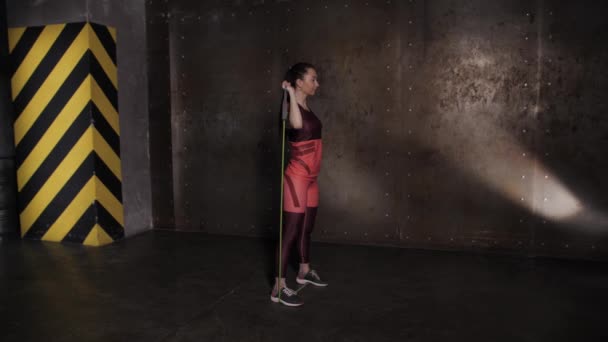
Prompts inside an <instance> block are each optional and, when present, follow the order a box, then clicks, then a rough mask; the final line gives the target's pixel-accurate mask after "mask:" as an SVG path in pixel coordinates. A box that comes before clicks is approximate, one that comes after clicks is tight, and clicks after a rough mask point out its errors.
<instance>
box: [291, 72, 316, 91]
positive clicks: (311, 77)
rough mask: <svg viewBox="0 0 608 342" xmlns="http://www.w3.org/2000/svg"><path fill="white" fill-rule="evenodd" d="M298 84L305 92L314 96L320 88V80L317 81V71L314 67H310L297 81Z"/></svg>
mask: <svg viewBox="0 0 608 342" xmlns="http://www.w3.org/2000/svg"><path fill="white" fill-rule="evenodd" d="M296 85H297V86H298V89H300V90H301V91H302V92H303V93H304V94H306V95H308V96H312V95H314V94H315V92H316V91H317V88H319V81H317V71H316V70H315V69H313V68H308V70H307V71H306V73H305V74H304V77H303V78H302V79H298V80H297V81H296Z"/></svg>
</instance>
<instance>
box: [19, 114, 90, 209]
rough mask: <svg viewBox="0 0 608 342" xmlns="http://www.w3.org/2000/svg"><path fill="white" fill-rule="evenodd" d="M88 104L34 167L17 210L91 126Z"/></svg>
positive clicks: (40, 185)
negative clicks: (34, 169) (35, 167)
mask: <svg viewBox="0 0 608 342" xmlns="http://www.w3.org/2000/svg"><path fill="white" fill-rule="evenodd" d="M88 108H89V106H86V107H85V108H84V109H83V110H82V112H81V113H80V114H79V115H78V117H77V118H76V120H75V121H74V122H73V123H72V125H71V126H70V128H69V129H68V130H67V131H66V132H65V134H64V135H63V136H62V137H61V139H60V140H59V142H58V143H57V144H56V145H55V146H54V147H53V149H52V151H51V152H50V153H49V154H48V156H46V157H45V159H44V161H43V162H42V164H40V166H39V167H38V168H37V169H36V172H34V173H33V175H32V176H31V178H30V179H29V181H28V182H27V183H25V185H24V186H23V188H22V189H21V191H20V193H19V211H20V212H22V211H23V210H24V209H25V208H26V207H27V206H28V205H29V203H30V202H31V200H32V199H33V198H34V196H36V194H37V193H38V191H39V190H40V188H42V186H43V185H44V183H45V182H46V181H47V179H48V178H49V176H51V175H52V174H53V172H54V171H55V170H56V169H57V167H58V166H59V164H61V162H62V161H63V159H64V158H65V156H66V155H67V154H68V153H69V152H70V151H71V149H72V147H73V146H74V144H76V142H78V140H79V139H80V137H82V135H83V134H84V132H85V131H86V130H87V129H88V128H89V127H90V126H91V120H90V116H89V114H88Z"/></svg>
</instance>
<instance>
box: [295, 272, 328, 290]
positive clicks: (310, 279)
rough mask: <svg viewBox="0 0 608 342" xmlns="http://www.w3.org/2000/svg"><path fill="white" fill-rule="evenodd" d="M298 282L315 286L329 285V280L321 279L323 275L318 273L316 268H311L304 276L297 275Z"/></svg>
mask: <svg viewBox="0 0 608 342" xmlns="http://www.w3.org/2000/svg"><path fill="white" fill-rule="evenodd" d="M296 282H297V283H298V284H300V285H304V284H313V285H314V286H327V285H328V284H327V282H325V281H323V280H321V277H319V275H318V274H317V272H316V271H315V270H311V271H310V272H308V273H306V275H305V276H304V278H300V277H299V276H298V277H296Z"/></svg>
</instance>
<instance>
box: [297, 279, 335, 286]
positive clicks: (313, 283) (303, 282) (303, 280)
mask: <svg viewBox="0 0 608 342" xmlns="http://www.w3.org/2000/svg"><path fill="white" fill-rule="evenodd" d="M296 283H298V284H300V285H306V284H312V285H314V286H318V287H325V286H327V285H329V284H321V283H315V282H314V281H311V280H306V279H299V278H296Z"/></svg>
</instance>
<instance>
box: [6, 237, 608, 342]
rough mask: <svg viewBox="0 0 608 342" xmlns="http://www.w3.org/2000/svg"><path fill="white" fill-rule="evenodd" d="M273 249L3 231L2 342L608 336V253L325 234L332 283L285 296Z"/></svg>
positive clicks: (207, 240)
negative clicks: (25, 236) (582, 255)
mask: <svg viewBox="0 0 608 342" xmlns="http://www.w3.org/2000/svg"><path fill="white" fill-rule="evenodd" d="M269 247H271V242H270V241H265V240H256V239H247V238H233V237H218V236H208V235H204V234H197V233H172V232H149V233H146V234H143V235H140V236H137V237H135V238H132V239H129V240H126V241H123V242H121V243H118V244H114V245H111V246H108V247H104V248H99V249H96V248H86V247H80V246H70V245H61V244H54V243H39V242H31V241H4V242H1V243H0V267H1V268H0V327H1V329H0V341H3V342H6V341H43V340H44V341H289V342H292V341H307V342H311V341H450V342H456V341H551V342H556V341H585V342H588V341H608V325H607V322H608V265H606V264H598V263H589V262H575V261H556V260H532V259H522V258H514V257H500V256H481V255H470V254H461V253H448V252H432V251H416V250H406V249H392V248H378V247H361V246H345V245H332V244H315V245H313V256H314V257H315V262H313V265H314V266H315V267H316V268H317V269H318V270H319V272H320V274H321V275H324V276H326V278H327V279H328V280H330V281H331V283H330V286H329V287H327V288H324V289H318V288H312V287H310V286H309V287H306V288H304V289H303V290H302V291H301V295H302V296H303V298H304V300H305V301H306V304H305V305H304V306H303V307H300V308H287V307H284V306H280V305H278V304H274V303H271V302H270V300H269V296H268V293H269V278H268V272H269V271H270V270H269V267H270V266H269V261H270V259H269V257H270V256H271V254H270V253H271V251H272V248H269ZM288 281H289V282H290V284H292V285H295V282H294V279H293V274H290V275H289V278H288Z"/></svg>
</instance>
